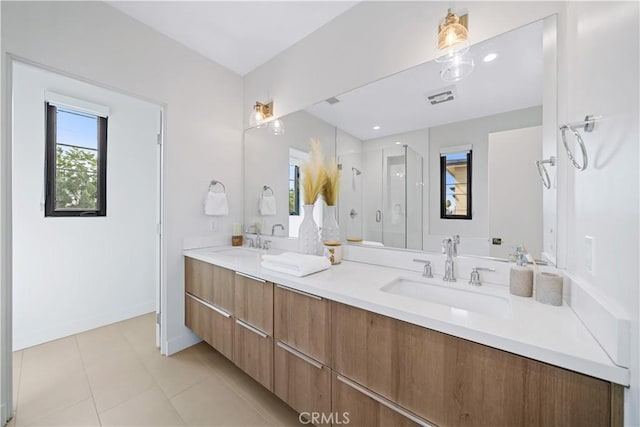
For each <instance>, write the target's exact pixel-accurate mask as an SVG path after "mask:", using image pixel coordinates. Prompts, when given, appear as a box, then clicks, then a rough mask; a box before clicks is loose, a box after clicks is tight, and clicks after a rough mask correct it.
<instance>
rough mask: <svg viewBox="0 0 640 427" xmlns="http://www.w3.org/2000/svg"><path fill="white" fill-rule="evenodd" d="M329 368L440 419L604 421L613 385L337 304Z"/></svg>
mask: <svg viewBox="0 0 640 427" xmlns="http://www.w3.org/2000/svg"><path fill="white" fill-rule="evenodd" d="M332 311H333V313H332V314H333V319H332V330H333V347H334V351H333V356H334V357H333V369H334V370H335V371H337V372H339V373H340V374H342V375H344V376H346V377H348V378H351V379H353V380H354V381H356V382H357V383H360V384H362V385H363V386H366V387H367V388H369V389H371V390H373V391H374V392H376V393H378V394H380V395H382V396H383V397H385V398H386V399H389V400H391V401H393V402H396V403H398V404H399V405H400V406H402V407H404V408H406V409H407V410H409V411H411V412H413V413H415V414H417V415H418V416H420V417H422V418H425V419H428V420H430V421H433V422H434V423H436V424H438V425H478V424H483V425H531V424H534V425H581V426H586V425H608V424H609V423H610V419H611V414H612V412H611V397H612V385H611V383H608V382H606V381H602V380H599V379H596V378H593V377H589V376H586V375H582V374H578V373H575V372H572V371H568V370H565V369H561V368H558V367H555V366H551V365H547V364H544V363H541V362H537V361H534V360H531V359H527V358H525V357H521V356H517V355H514V354H511V353H507V352H505V351H501V350H497V349H494V348H491V347H487V346H484V345H481V344H477V343H473V342H470V341H466V340H463V339H460V338H456V337H452V336H449V335H446V334H443V333H440V332H436V331H433V330H430V329H426V328H422V327H419V326H416V325H411V324H409V323H405V322H402V321H399V320H394V319H391V318H388V317H385V316H381V315H378V314H375V313H371V312H367V311H365V310H361V309H357V308H353V307H349V306H346V305H343V304H338V303H333V304H332Z"/></svg>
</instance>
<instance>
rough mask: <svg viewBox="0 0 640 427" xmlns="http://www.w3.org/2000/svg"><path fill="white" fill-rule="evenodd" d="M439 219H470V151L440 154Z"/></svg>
mask: <svg viewBox="0 0 640 427" xmlns="http://www.w3.org/2000/svg"><path fill="white" fill-rule="evenodd" d="M440 218H444V219H471V150H470V149H469V150H466V151H461V152H460V151H459V152H449V153H441V154H440Z"/></svg>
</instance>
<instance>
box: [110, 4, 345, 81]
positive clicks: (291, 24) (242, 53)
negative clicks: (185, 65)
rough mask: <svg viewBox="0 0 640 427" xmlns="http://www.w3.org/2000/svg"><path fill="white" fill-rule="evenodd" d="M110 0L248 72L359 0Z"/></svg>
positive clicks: (229, 65)
mask: <svg viewBox="0 0 640 427" xmlns="http://www.w3.org/2000/svg"><path fill="white" fill-rule="evenodd" d="M107 3H108V4H110V5H111V6H113V7H115V8H116V9H119V10H120V11H122V12H124V13H126V14H127V15H129V16H131V17H133V18H135V19H137V20H138V21H140V22H142V23H144V24H146V25H148V26H150V27H151V28H153V29H155V30H156V31H159V32H161V33H163V34H165V35H167V36H168V37H170V38H172V39H174V40H176V41H177V42H179V43H182V44H183V45H185V46H187V47H189V48H191V49H193V50H195V51H197V52H199V53H200V54H202V55H204V56H206V57H207V58H209V59H211V60H213V61H215V62H217V63H218V64H221V65H223V66H225V67H227V68H229V69H231V70H232V71H235V72H236V73H238V74H240V75H245V74H247V73H248V72H250V71H252V70H253V69H255V68H256V67H258V66H259V65H262V64H263V63H265V62H267V61H268V60H270V59H271V58H273V57H274V56H276V55H277V54H278V53H280V52H282V51H283V50H285V49H287V48H288V47H290V46H292V45H294V44H295V43H297V42H298V41H300V40H301V39H303V38H304V37H305V36H307V35H309V34H311V33H312V32H314V31H315V30H317V29H318V28H320V27H322V26H323V25H324V24H326V23H327V22H329V21H331V20H332V19H334V18H335V17H336V16H338V15H340V14H342V13H343V12H345V11H346V10H348V9H350V8H351V7H353V6H354V5H355V4H357V2H356V1H108V2H107Z"/></svg>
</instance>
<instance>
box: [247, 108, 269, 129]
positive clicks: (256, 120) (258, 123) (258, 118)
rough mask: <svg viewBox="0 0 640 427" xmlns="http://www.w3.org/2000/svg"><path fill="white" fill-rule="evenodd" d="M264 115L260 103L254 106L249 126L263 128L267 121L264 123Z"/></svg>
mask: <svg viewBox="0 0 640 427" xmlns="http://www.w3.org/2000/svg"><path fill="white" fill-rule="evenodd" d="M264 118H265V117H264V115H263V114H262V111H260V107H259V106H258V105H255V106H254V107H253V111H252V112H251V115H250V116H249V127H256V128H263V127H265V126H266V125H265V123H264Z"/></svg>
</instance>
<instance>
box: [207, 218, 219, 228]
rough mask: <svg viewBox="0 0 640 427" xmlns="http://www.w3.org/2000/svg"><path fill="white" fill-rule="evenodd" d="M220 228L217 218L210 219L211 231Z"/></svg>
mask: <svg viewBox="0 0 640 427" xmlns="http://www.w3.org/2000/svg"><path fill="white" fill-rule="evenodd" d="M217 228H218V224H217V223H216V220H215V219H210V220H209V231H216V230H217Z"/></svg>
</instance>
